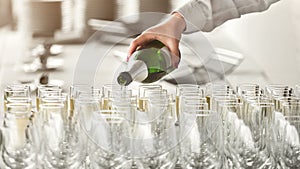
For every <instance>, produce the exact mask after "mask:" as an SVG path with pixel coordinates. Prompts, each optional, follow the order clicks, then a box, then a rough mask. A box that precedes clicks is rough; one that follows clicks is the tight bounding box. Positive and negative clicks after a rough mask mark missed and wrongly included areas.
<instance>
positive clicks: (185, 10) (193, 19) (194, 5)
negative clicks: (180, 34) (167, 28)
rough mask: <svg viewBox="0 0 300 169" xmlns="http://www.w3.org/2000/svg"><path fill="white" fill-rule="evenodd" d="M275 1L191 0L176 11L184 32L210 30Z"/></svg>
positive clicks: (263, 8)
mask: <svg viewBox="0 0 300 169" xmlns="http://www.w3.org/2000/svg"><path fill="white" fill-rule="evenodd" d="M277 1H279V0H242V1H238V0H192V1H191V2H189V3H187V4H186V5H184V6H182V7H181V8H179V9H178V10H176V12H178V13H180V14H181V15H182V16H183V17H184V19H185V22H186V28H185V33H190V32H195V31H199V30H201V31H211V30H213V29H214V28H215V27H217V26H219V25H221V24H222V23H224V22H226V21H227V20H230V19H233V18H238V17H240V16H241V15H243V14H247V13H252V12H261V11H264V10H266V9H268V8H269V7H270V5H271V4H273V3H275V2H277Z"/></svg>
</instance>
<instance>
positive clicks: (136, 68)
mask: <svg viewBox="0 0 300 169" xmlns="http://www.w3.org/2000/svg"><path fill="white" fill-rule="evenodd" d="M147 76H148V68H147V65H146V64H145V63H144V62H143V61H141V60H134V59H132V58H131V59H130V60H129V62H128V65H127V70H126V71H125V72H121V73H120V74H119V76H118V79H117V80H118V83H119V84H120V85H123V86H127V85H129V84H130V83H131V82H132V81H133V80H134V81H138V82H142V81H143V80H145V79H146V78H147Z"/></svg>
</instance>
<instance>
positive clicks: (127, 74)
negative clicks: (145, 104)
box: [117, 40, 175, 86]
mask: <svg viewBox="0 0 300 169" xmlns="http://www.w3.org/2000/svg"><path fill="white" fill-rule="evenodd" d="M174 69H175V67H174V66H173V65H172V61H171V53H170V51H169V50H168V48H167V47H166V46H165V45H164V44H163V43H161V42H160V41H158V40H154V41H152V42H150V43H148V44H147V45H145V46H143V47H142V48H140V49H139V50H137V51H135V52H134V53H133V54H132V56H131V57H130V59H129V61H128V65H127V69H126V70H125V71H124V72H121V73H120V74H119V76H118V78H117V81H118V83H119V84H120V85H122V86H127V85H129V84H130V83H131V82H132V81H138V82H142V83H152V82H155V81H158V80H159V79H161V78H162V77H163V76H165V75H166V74H168V73H170V72H172V71H173V70H174Z"/></svg>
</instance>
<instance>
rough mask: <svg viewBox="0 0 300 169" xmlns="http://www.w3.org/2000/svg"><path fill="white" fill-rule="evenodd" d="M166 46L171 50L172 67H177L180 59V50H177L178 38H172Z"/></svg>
mask: <svg viewBox="0 0 300 169" xmlns="http://www.w3.org/2000/svg"><path fill="white" fill-rule="evenodd" d="M166 46H167V47H168V48H169V50H170V52H171V55H172V56H171V57H172V58H171V59H172V64H173V66H174V67H176V68H177V67H178V64H179V61H180V57H181V56H180V51H179V40H177V39H172V40H170V41H168V42H167V44H166Z"/></svg>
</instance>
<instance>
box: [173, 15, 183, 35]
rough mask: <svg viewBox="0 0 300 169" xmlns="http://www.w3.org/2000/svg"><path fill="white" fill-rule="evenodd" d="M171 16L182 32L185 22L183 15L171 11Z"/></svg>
mask: <svg viewBox="0 0 300 169" xmlns="http://www.w3.org/2000/svg"><path fill="white" fill-rule="evenodd" d="M172 17H173V18H174V20H175V22H176V26H177V27H178V29H179V30H180V32H181V33H182V32H184V30H185V29H186V22H185V19H184V17H183V16H182V15H181V14H180V13H178V12H174V13H172Z"/></svg>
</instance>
